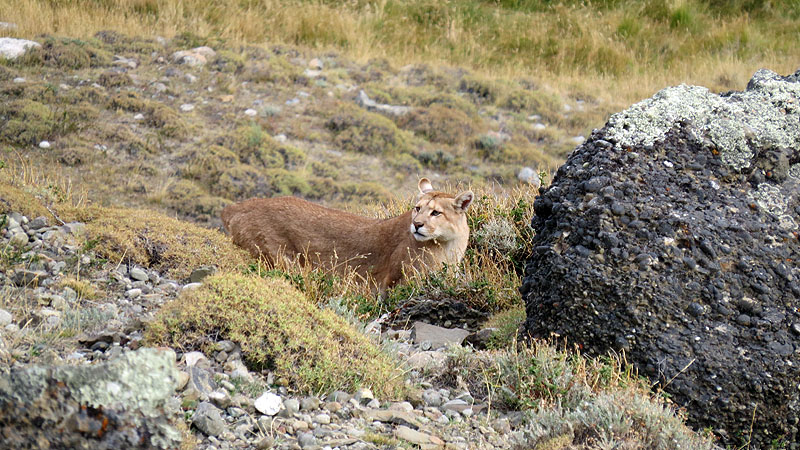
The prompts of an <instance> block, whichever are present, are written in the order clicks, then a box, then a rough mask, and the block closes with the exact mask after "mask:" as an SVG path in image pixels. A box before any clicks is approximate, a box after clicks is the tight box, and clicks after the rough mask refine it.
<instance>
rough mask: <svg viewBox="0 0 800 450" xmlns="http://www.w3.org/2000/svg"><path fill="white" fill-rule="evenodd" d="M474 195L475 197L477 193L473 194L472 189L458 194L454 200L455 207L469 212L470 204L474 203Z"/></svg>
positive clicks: (457, 209)
mask: <svg viewBox="0 0 800 450" xmlns="http://www.w3.org/2000/svg"><path fill="white" fill-rule="evenodd" d="M473 197H475V194H473V193H472V191H467V192H462V193H460V194H458V197H456V198H455V199H454V200H453V208H454V209H455V210H456V211H460V212H467V209H469V205H471V204H472V198H473Z"/></svg>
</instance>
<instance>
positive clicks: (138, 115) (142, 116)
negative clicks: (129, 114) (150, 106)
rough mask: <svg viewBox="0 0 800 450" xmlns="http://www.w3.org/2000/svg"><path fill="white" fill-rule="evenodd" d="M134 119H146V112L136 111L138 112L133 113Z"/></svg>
mask: <svg viewBox="0 0 800 450" xmlns="http://www.w3.org/2000/svg"><path fill="white" fill-rule="evenodd" d="M133 120H137V121H138V120H144V114H142V113H136V114H134V115H133Z"/></svg>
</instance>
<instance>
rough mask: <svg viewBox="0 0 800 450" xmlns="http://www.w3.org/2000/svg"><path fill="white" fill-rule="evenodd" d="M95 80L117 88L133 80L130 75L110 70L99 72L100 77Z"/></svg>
mask: <svg viewBox="0 0 800 450" xmlns="http://www.w3.org/2000/svg"><path fill="white" fill-rule="evenodd" d="M97 82H98V83H100V85H102V86H105V87H107V88H118V87H122V86H128V85H129V84H131V83H132V82H133V80H131V77H130V75H128V74H127V73H125V72H117V71H114V70H112V71H108V72H103V73H101V74H100V77H99V78H98V79H97Z"/></svg>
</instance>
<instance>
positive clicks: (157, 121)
mask: <svg viewBox="0 0 800 450" xmlns="http://www.w3.org/2000/svg"><path fill="white" fill-rule="evenodd" d="M145 124H147V125H148V126H151V127H153V128H158V130H159V132H160V133H163V134H164V135H165V136H167V137H173V138H179V137H182V136H185V135H186V132H187V131H188V127H187V125H186V122H184V120H183V119H182V118H181V116H180V115H179V114H178V112H177V111H175V110H174V109H172V108H170V107H169V106H167V105H164V104H162V103H156V102H149V104H148V106H147V115H146V118H145Z"/></svg>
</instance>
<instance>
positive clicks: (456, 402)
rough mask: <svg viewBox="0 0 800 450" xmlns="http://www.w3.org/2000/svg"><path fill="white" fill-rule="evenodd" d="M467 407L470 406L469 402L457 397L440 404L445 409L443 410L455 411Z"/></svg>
mask: <svg viewBox="0 0 800 450" xmlns="http://www.w3.org/2000/svg"><path fill="white" fill-rule="evenodd" d="M469 407H470V404H469V403H467V402H465V401H464V400H460V399H457V398H456V399H453V400H450V401H449V402H447V403H445V404H444V405H442V409H443V410H445V411H457V412H461V411H464V410H465V409H468V408H469Z"/></svg>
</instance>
